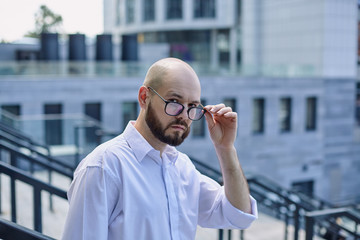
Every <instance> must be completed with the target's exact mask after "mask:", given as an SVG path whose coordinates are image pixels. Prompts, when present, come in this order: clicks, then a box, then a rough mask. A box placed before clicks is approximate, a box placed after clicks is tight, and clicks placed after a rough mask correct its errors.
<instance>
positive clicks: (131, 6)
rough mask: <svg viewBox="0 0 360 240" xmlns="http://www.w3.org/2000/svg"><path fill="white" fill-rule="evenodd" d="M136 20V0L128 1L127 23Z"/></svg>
mask: <svg viewBox="0 0 360 240" xmlns="http://www.w3.org/2000/svg"><path fill="white" fill-rule="evenodd" d="M133 22H135V0H127V1H126V23H133Z"/></svg>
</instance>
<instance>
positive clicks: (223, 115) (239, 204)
mask: <svg viewBox="0 0 360 240" xmlns="http://www.w3.org/2000/svg"><path fill="white" fill-rule="evenodd" d="M204 108H205V110H206V111H207V112H206V114H205V117H206V122H207V125H208V128H209V132H210V136H211V140H212V141H213V143H214V147H215V150H216V154H217V156H218V159H219V163H220V167H221V172H222V176H223V179H224V186H225V194H226V197H227V199H228V200H229V201H230V203H231V204H232V205H233V206H234V207H236V208H238V209H240V210H242V211H244V212H247V213H251V211H252V210H251V204H250V197H249V195H250V193H249V187H248V184H247V180H246V178H245V176H244V173H243V171H242V169H241V166H240V162H239V159H238V157H237V153H236V149H235V146H234V143H235V139H236V132H237V113H236V112H233V111H232V109H231V108H230V107H226V106H225V105H224V104H218V105H208V106H206V107H204Z"/></svg>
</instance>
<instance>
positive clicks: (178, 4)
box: [166, 0, 182, 19]
mask: <svg viewBox="0 0 360 240" xmlns="http://www.w3.org/2000/svg"><path fill="white" fill-rule="evenodd" d="M166 10H167V11H166V18H167V19H181V18H182V0H167V8H166Z"/></svg>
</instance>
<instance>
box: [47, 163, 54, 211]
mask: <svg viewBox="0 0 360 240" xmlns="http://www.w3.org/2000/svg"><path fill="white" fill-rule="evenodd" d="M48 179H49V184H50V185H52V174H51V170H50V169H48ZM49 209H50V211H51V212H53V211H54V205H53V198H52V194H51V193H49Z"/></svg>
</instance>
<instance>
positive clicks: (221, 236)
mask: <svg viewBox="0 0 360 240" xmlns="http://www.w3.org/2000/svg"><path fill="white" fill-rule="evenodd" d="M223 238H224V230H223V229H219V240H223Z"/></svg>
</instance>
